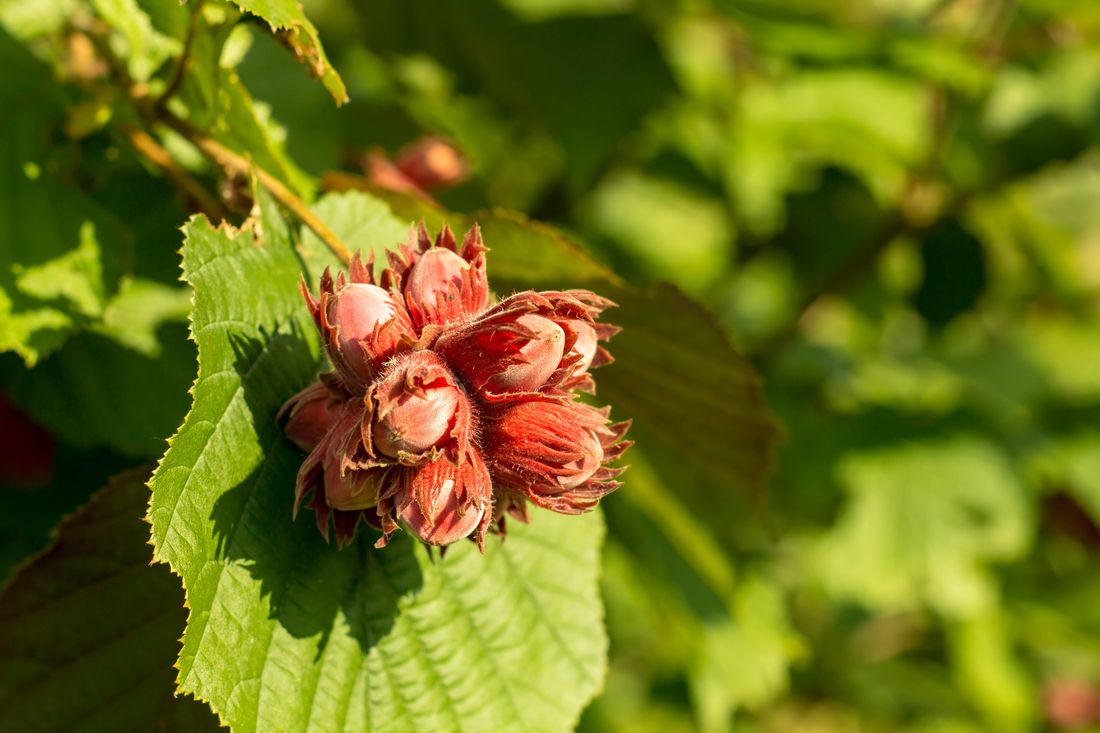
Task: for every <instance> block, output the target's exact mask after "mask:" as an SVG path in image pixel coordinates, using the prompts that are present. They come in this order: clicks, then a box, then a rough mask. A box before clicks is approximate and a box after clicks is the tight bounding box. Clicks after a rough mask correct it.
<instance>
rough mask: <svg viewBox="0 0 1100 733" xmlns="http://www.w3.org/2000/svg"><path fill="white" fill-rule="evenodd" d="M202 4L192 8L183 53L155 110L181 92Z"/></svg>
mask: <svg viewBox="0 0 1100 733" xmlns="http://www.w3.org/2000/svg"><path fill="white" fill-rule="evenodd" d="M202 4H203V0H196V2H195V4H194V5H193V6H192V7H191V16H190V18H189V19H188V22H187V35H186V36H184V39H183V51H182V52H181V53H180V57H179V60H178V61H177V62H176V68H175V69H173V71H172V78H171V79H169V81H168V86H166V87H165V88H164V91H163V92H161V94H160V96H159V97H157V101H156V102H155V103H154V105H153V107H154V109H160V108H162V107H164V105H166V104H167V103H168V100H169V99H171V98H172V96H173V95H174V94H175V93H176V92H177V91H179V88H180V84H182V83H183V78H184V76H186V74H187V67H188V65H190V63H191V44H192V43H193V42H194V40H195V31H196V30H197V29H198V25H199V12H200V11H201V10H202Z"/></svg>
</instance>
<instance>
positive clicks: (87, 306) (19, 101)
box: [0, 32, 130, 365]
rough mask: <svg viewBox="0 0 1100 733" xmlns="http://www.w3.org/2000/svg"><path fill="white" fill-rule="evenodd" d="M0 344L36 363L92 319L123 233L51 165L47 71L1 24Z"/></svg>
mask: <svg viewBox="0 0 1100 733" xmlns="http://www.w3.org/2000/svg"><path fill="white" fill-rule="evenodd" d="M0 65H4V66H6V67H7V68H6V69H5V73H4V74H3V75H0V96H3V98H4V99H5V100H6V102H7V103H8V104H9V106H10V108H11V109H12V110H13V111H14V113H12V114H8V115H6V116H4V117H3V118H0V190H2V191H4V192H5V194H4V195H3V196H2V197H0V221H2V222H4V225H3V230H2V232H0V351H8V350H13V351H15V352H16V353H18V354H19V355H20V356H22V357H23V359H24V360H25V361H26V363H27V364H28V365H32V364H34V363H35V362H36V361H37V360H38V359H39V358H40V357H42V356H43V355H45V354H47V353H49V352H50V351H52V350H53V349H55V348H57V346H59V345H60V344H61V343H62V342H63V341H64V340H65V338H66V337H67V336H68V335H69V334H70V333H71V332H72V331H74V330H76V329H77V328H80V327H82V326H84V325H87V324H89V323H92V322H94V321H96V320H98V319H99V318H100V317H101V316H102V315H103V311H104V308H105V307H106V305H107V302H108V300H109V299H110V298H111V296H112V295H113V294H114V291H115V290H116V289H117V288H118V285H119V280H120V278H121V276H122V273H123V271H124V269H125V267H124V262H125V260H126V259H127V256H128V251H129V245H130V242H129V237H128V235H127V233H126V232H125V231H124V230H122V228H121V227H120V226H119V225H118V224H117V223H116V222H115V221H114V220H113V219H112V218H111V217H110V216H108V215H107V214H105V213H104V212H102V211H101V210H99V209H98V207H96V206H95V205H94V204H93V203H91V202H90V201H89V200H87V199H86V198H85V197H84V196H83V195H82V194H81V193H80V192H79V191H78V190H77V189H76V188H74V187H71V186H70V185H68V184H67V182H65V181H64V180H63V179H62V177H61V175H60V174H58V173H55V172H54V168H56V167H57V166H56V164H55V163H53V162H52V160H53V158H52V155H53V154H54V152H55V151H54V150H53V149H52V147H51V145H50V143H49V135H50V132H51V129H52V125H53V124H55V123H56V122H57V121H58V117H59V114H60V113H59V111H58V107H56V106H55V103H54V100H53V99H52V98H51V96H50V95H51V92H50V91H49V88H48V86H45V84H46V80H47V79H48V71H47V70H46V69H45V68H44V67H41V66H39V65H38V64H37V63H36V62H34V61H33V60H32V59H30V58H29V57H28V56H26V55H25V52H24V51H23V50H22V49H20V48H17V47H16V46H15V44H14V42H13V41H11V39H10V38H8V37H7V36H6V35H4V34H3V33H2V32H0Z"/></svg>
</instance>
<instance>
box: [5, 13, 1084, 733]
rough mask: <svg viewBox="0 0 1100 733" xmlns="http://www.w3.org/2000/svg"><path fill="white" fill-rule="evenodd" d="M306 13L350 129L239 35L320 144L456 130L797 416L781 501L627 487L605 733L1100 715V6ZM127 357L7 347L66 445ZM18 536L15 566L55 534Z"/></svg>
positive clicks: (468, 151)
mask: <svg viewBox="0 0 1100 733" xmlns="http://www.w3.org/2000/svg"><path fill="white" fill-rule="evenodd" d="M0 5H2V4H0ZM304 5H305V9H306V12H307V14H308V15H309V17H310V18H311V19H312V20H313V21H314V23H315V24H316V25H317V27H318V29H319V31H320V35H321V38H322V39H323V40H324V43H325V48H326V50H327V52H328V56H329V58H330V59H331V60H332V62H333V65H334V66H335V67H336V68H337V69H338V70H339V71H340V73H341V75H342V76H343V78H344V80H345V82H346V83H347V86H348V92H349V95H350V97H351V102H350V103H349V104H348V105H347V106H345V107H344V108H342V109H337V108H336V107H335V106H334V105H333V104H332V102H331V99H330V98H329V96H328V92H327V91H326V90H325V89H324V88H323V87H322V86H321V85H319V84H317V83H316V82H315V81H314V80H312V79H311V78H310V77H309V75H308V73H307V72H306V70H305V69H304V68H303V67H301V66H297V65H294V64H293V62H292V61H290V60H289V59H288V56H287V54H286V51H285V49H284V48H282V47H281V46H280V45H279V43H278V42H277V41H276V40H275V39H274V38H273V37H271V36H270V35H269V34H267V33H266V32H260V31H261V30H262V28H261V26H259V25H258V24H255V25H254V26H253V27H254V28H255V30H256V32H250V31H249V27H248V26H247V25H246V26H243V30H242V31H234V33H237V34H238V36H237V38H235V39H234V41H233V45H232V49H233V53H239V54H243V60H242V61H241V63H240V67H239V73H240V76H241V79H242V81H243V82H244V86H245V87H246V88H247V89H248V90H250V91H251V93H252V95H253V97H254V98H255V99H256V100H257V101H258V102H259V103H261V104H260V109H261V114H262V115H268V114H269V115H270V118H271V119H272V120H277V121H278V124H277V125H276V124H275V123H272V129H273V130H275V131H276V133H281V134H284V135H285V145H286V150H287V153H288V156H289V158H290V159H291V160H293V161H295V162H296V163H297V164H298V165H300V166H301V167H302V168H303V169H304V170H305V171H306V172H307V173H310V174H313V175H316V176H320V175H322V174H324V173H325V172H326V171H330V170H341V169H342V170H345V171H353V172H354V171H359V172H361V168H360V166H361V165H362V161H363V158H364V155H365V154H366V153H367V152H368V151H369V150H371V149H374V148H380V149H381V150H383V151H384V152H386V153H387V154H390V155H393V154H395V153H396V152H397V151H398V150H399V149H401V148H402V147H403V146H405V145H407V144H409V143H411V142H413V141H414V140H416V139H418V138H420V137H421V136H423V135H425V134H435V135H440V136H443V137H445V138H447V139H449V140H450V141H451V142H452V143H453V144H454V145H455V147H456V148H457V149H458V150H459V151H460V152H461V154H462V155H463V156H464V158H465V159H466V160H467V161H468V164H469V166H470V169H471V175H470V177H469V179H468V180H467V181H466V182H465V183H463V184H462V185H460V186H457V187H454V188H452V189H449V190H446V191H442V192H439V193H438V194H437V196H438V198H439V199H440V201H441V202H442V203H443V204H444V205H445V206H446V207H447V208H449V209H451V210H453V211H460V212H461V211H473V210H476V209H480V208H484V207H487V206H488V207H492V206H500V207H507V208H510V209H517V210H520V211H523V212H525V213H527V214H529V215H530V216H531V217H532V218H536V219H540V220H544V221H548V222H552V223H554V224H556V225H557V226H559V227H561V228H562V229H564V230H565V231H566V232H568V233H570V234H571V235H572V236H574V237H576V238H577V239H578V240H580V241H583V242H585V243H586V244H587V245H589V246H590V247H591V248H592V249H593V250H594V251H595V252H596V253H597V255H598V256H599V257H600V258H601V259H603V260H604V261H606V262H608V263H609V264H611V265H612V266H613V267H614V269H615V270H616V271H617V272H618V273H620V274H621V275H622V277H623V278H624V279H625V280H627V281H628V282H631V283H637V284H645V283H650V282H657V281H661V280H669V281H671V282H673V283H675V284H677V285H678V286H680V287H681V288H682V289H684V290H685V291H687V292H688V293H690V294H692V295H693V296H695V297H696V298H697V299H699V300H701V301H702V302H703V303H705V304H706V306H707V307H708V308H709V310H710V311H711V312H712V313H713V314H714V315H715V317H716V318H717V319H718V321H720V322H721V323H722V324H723V325H724V326H725V327H726V328H727V329H728V331H729V333H730V334H731V337H732V339H733V340H734V342H735V343H736V344H737V345H738V347H739V348H741V349H742V350H743V351H744V352H745V353H746V354H747V355H748V356H749V357H750V358H751V360H752V361H753V362H754V364H755V365H756V367H757V369H758V371H759V373H760V375H761V376H762V378H763V383H764V387H765V390H766V394H767V400H768V403H769V405H770V407H771V408H772V409H773V411H774V412H775V413H776V415H777V417H778V418H779V421H780V423H781V424H782V437H781V439H780V443H779V447H778V450H777V451H776V453H775V455H774V456H773V459H772V463H773V470H772V472H771V474H770V476H769V477H768V479H767V481H766V487H765V490H763V491H761V492H760V494H759V495H758V496H753V497H739V496H731V495H730V493H729V492H728V491H726V490H724V488H723V486H722V485H720V484H717V483H711V484H707V483H706V478H705V477H706V467H705V466H692V465H684V466H683V467H682V471H683V473H684V476H685V479H684V486H681V485H679V483H678V482H675V481H671V480H669V478H668V471H667V470H665V471H657V470H655V469H654V467H653V466H650V465H648V464H647V462H646V459H647V458H649V454H648V453H647V454H645V458H643V457H642V456H641V455H639V458H640V459H641V460H639V461H637V462H635V463H634V465H633V467H632V468H631V472H630V474H629V481H628V484H627V487H626V489H624V490H623V491H621V492H619V493H618V494H616V495H614V496H613V497H611V498H610V499H609V500H608V501H606V502H605V503H604V507H605V511H606V516H607V518H608V523H609V526H610V537H609V540H608V543H607V547H606V550H605V555H604V575H603V581H602V582H603V591H604V596H605V600H606V603H607V622H608V626H609V632H610V635H611V669H610V673H609V677H608V680H607V685H606V689H605V691H604V693H603V694H602V696H600V697H599V698H598V699H597V700H596V701H595V702H594V703H593V704H592V705H591V706H590V708H589V709H588V711H587V712H586V713H585V715H584V717H583V719H582V721H581V725H580V730H582V731H585V732H586V733H597V732H604V731H607V732H611V731H628V732H631V733H632V732H635V731H637V732H638V733H646V732H650V731H652V732H653V733H657V732H660V733H677V732H679V731H703V732H704V733H712V732H713V733H720V732H723V731H745V732H748V731H754V732H755V731H760V732H762V733H765V732H766V733H772V732H774V733H785V732H788V731H790V732H795V731H798V732H806V733H817V732H821V733H826V732H829V733H832V732H836V733H840V732H848V731H852V732H855V731H861V732H863V731H914V732H915V731H942V732H945V733H946V732H951V733H966V732H970V731H974V732H977V731H1008V732H1012V731H1039V730H1090V729H1091V730H1100V564H1098V558H1100V426H1098V425H1097V418H1098V417H1100V126H1098V118H1100V3H1098V2H1096V0H1020V1H1019V2H1014V1H1012V0H892V1H891V0H848V1H846V2H830V1H828V0H792V1H790V2H783V3H780V2H768V1H766V0H713V1H707V0H681V1H676V0H669V1H667V2H658V1H656V0H653V1H648V0H464V1H462V2H458V1H454V2H432V1H429V0H361V1H353V0H307V1H306V2H305V3H304ZM18 11H19V6H18V4H17V3H12V2H8V3H7V4H6V5H2V8H0V18H3V19H4V21H5V24H6V26H7V27H8V28H9V30H10V29H11V28H12V27H13V24H14V25H15V27H19V26H18V24H19V23H20V22H22V23H24V26H23V27H24V28H25V27H26V24H27V23H31V22H32V21H33V18H32V19H30V20H28V18H27V17H21V16H19V12H18ZM25 15H26V14H25ZM13 19H14V20H13ZM13 32H15V31H13ZM104 148H105V150H106V144H105V146H104ZM92 154H93V155H94V154H96V153H95V151H93V153H92ZM99 154H103V155H107V153H106V152H104V151H99ZM132 167H133V169H134V170H133V172H132V176H131V179H130V183H131V184H132V183H133V181H137V180H141V181H145V180H146V178H145V175H146V174H145V172H144V171H143V170H141V169H140V166H138V165H137V164H136V163H135V164H133V166H132ZM115 175H116V178H115V179H113V180H114V183H112V184H110V185H108V186H105V187H103V188H102V189H99V190H98V192H97V193H96V196H97V197H98V198H99V199H100V200H101V201H103V202H107V201H110V202H111V203H112V205H116V206H118V207H122V208H126V207H129V208H130V209H131V210H132V213H133V215H134V221H136V222H137V227H138V228H139V232H138V233H139V235H140V233H141V232H140V227H141V226H142V222H147V223H148V231H150V232H152V231H157V232H162V231H164V230H163V222H172V221H174V224H172V225H171V226H173V227H174V226H178V224H179V222H180V221H182V218H183V216H182V214H181V213H180V209H179V204H178V202H175V201H174V200H173V199H172V198H171V196H169V193H168V192H170V190H171V189H170V186H169V184H167V183H164V182H163V181H161V182H159V183H153V184H148V183H143V184H142V186H146V187H147V192H146V193H145V194H144V198H142V197H140V196H139V197H138V200H131V199H130V198H126V200H125V203H120V202H121V201H122V199H123V198H125V197H122V196H121V194H120V191H121V190H122V188H124V187H125V186H126V185H127V184H126V180H127V179H126V177H125V175H124V174H118V173H116V174H115ZM120 175H121V177H119V176H120ZM168 231H174V229H169V230H168ZM157 236H162V235H160V234H158V235H157ZM163 246H164V248H165V249H166V250H173V248H175V247H177V246H178V242H165V243H164V245H163ZM490 246H491V242H490ZM134 257H135V261H136V264H135V271H137V272H139V273H140V274H142V275H143V276H145V277H147V278H148V279H149V280H150V281H151V282H162V283H165V284H167V283H171V282H172V281H173V280H174V278H175V270H174V265H173V264H172V263H171V261H166V263H165V264H161V263H160V261H159V260H157V261H153V260H150V261H148V262H145V261H143V260H141V257H142V255H141V254H140V253H139V252H135V255H134ZM490 266H491V263H490ZM171 297H174V296H170V295H168V294H167V293H166V294H165V298H166V300H165V302H164V309H165V313H166V314H169V313H173V312H177V313H178V312H180V309H181V308H182V312H183V313H185V312H186V302H184V303H183V304H182V305H181V304H180V303H179V301H178V300H172V299H171ZM173 308H175V311H173ZM123 315H125V314H123ZM120 318H121V316H120ZM120 322H125V323H129V322H128V321H120ZM148 327H149V324H146V328H148ZM152 327H153V328H154V330H155V329H158V328H159V329H160V342H161V344H162V345H163V346H157V347H156V348H152V347H150V348H149V349H147V350H146V358H147V359H149V360H152V361H156V360H158V359H161V360H164V361H163V363H165V364H179V363H183V364H185V366H186V364H187V363H188V362H187V358H184V359H183V360H182V361H180V360H173V359H171V358H169V357H168V356H167V355H166V353H165V352H170V351H172V350H175V351H176V352H179V351H181V350H182V351H184V352H186V351H187V350H189V349H191V347H190V345H189V344H188V343H187V342H186V341H185V339H184V335H185V329H184V327H183V326H182V325H180V324H178V323H174V324H170V325H167V326H160V325H158V324H156V323H154V324H152ZM139 346H140V344H139ZM118 349H119V347H118V346H117V345H115V344H114V342H111V341H109V340H107V339H106V338H105V336H104V335H103V334H101V333H95V332H89V333H83V334H80V335H78V336H76V337H74V339H73V340H72V341H70V343H68V344H67V345H66V347H65V348H64V349H62V350H61V351H58V352H57V353H56V354H55V355H54V356H52V357H50V358H49V359H47V360H45V361H44V362H43V363H42V365H41V366H40V367H39V369H37V370H35V371H33V372H27V371H25V370H24V369H23V367H22V366H21V365H20V364H18V363H17V361H18V360H15V359H14V358H13V359H11V360H8V361H4V362H3V363H2V364H0V366H3V370H2V373H3V381H4V385H5V387H4V390H5V391H6V392H7V393H8V394H9V395H10V396H11V399H13V400H15V401H17V402H22V403H23V406H24V407H26V405H27V403H31V402H34V403H35V405H36V406H35V408H34V412H35V417H36V419H38V420H40V421H44V422H47V423H48V422H49V421H50V420H49V413H50V412H51V410H52V411H54V412H55V413H56V412H60V411H67V410H72V409H76V408H74V407H73V404H83V403H82V402H81V400H83V399H84V397H82V398H80V399H76V398H74V399H73V400H67V399H66V398H65V396H59V395H56V394H45V393H44V392H43V390H45V389H46V387H45V386H44V385H47V384H52V383H54V382H47V381H46V378H45V377H41V376H35V375H36V374H37V373H40V371H41V370H45V371H46V372H50V371H51V370H52V373H53V374H54V376H55V379H57V378H58V377H57V375H64V374H66V373H67V372H66V369H67V368H68V367H67V364H73V363H77V362H79V361H80V360H81V359H88V358H93V357H91V356H89V354H94V358H95V359H96V360H101V361H102V360H110V359H112V358H114V357H113V354H115V352H116V351H118ZM175 371H177V372H179V373H178V374H177V373H175V372H173V371H172V370H171V369H168V370H167V371H160V372H159V373H158V382H157V384H156V385H155V389H156V390H157V393H158V394H160V393H162V392H163V391H165V387H164V384H165V383H167V382H169V381H171V382H172V384H176V385H179V386H178V390H177V394H178V395H179V400H178V403H172V404H163V403H160V402H158V403H157V404H156V405H155V409H154V410H152V413H153V414H147V413H144V412H143V414H142V416H141V418H140V419H141V420H145V421H146V422H147V424H148V428H147V430H145V431H144V432H140V431H139V432H138V433H135V432H134V431H133V430H132V429H129V428H128V429H127V431H126V433H125V434H119V435H112V433H111V430H112V424H113V421H111V420H105V421H104V424H103V425H102V426H101V427H102V429H101V431H100V433H99V435H101V436H102V435H106V436H108V437H107V439H106V442H107V445H108V447H109V448H110V450H105V449H104V447H103V445H102V444H98V445H89V444H88V436H87V435H79V434H78V435H64V434H61V435H60V436H59V442H58V447H57V451H58V456H59V459H58V461H57V465H58V466H59V467H60V468H59V469H58V471H57V472H56V474H55V476H54V479H53V480H54V482H55V484H56V485H58V486H61V487H67V488H63V489H61V490H59V491H54V492H51V493H50V494H49V496H50V497H51V499H50V501H52V502H57V503H59V504H65V505H66V506H75V504H76V503H77V502H79V500H80V499H81V496H82V495H81V492H80V490H78V489H74V488H73V483H72V482H71V481H67V479H66V476H67V475H70V474H72V475H75V474H77V473H78V474H79V475H81V476H82V477H83V478H82V483H81V484H80V485H81V486H83V485H86V484H87V485H88V488H89V489H90V488H93V487H94V485H95V483H96V482H94V481H92V482H88V480H87V477H88V476H91V475H92V474H95V475H101V476H105V475H107V474H108V473H110V472H113V471H115V470H117V469H118V468H120V467H122V466H124V465H127V461H128V460H130V459H131V458H132V457H133V456H142V455H145V454H146V453H149V454H154V453H155V452H156V451H157V450H159V446H160V445H161V443H160V442H159V441H160V440H161V439H162V438H163V437H165V436H166V435H168V434H170V433H171V431H172V430H173V429H174V428H175V426H176V424H177V423H178V419H179V418H180V416H182V414H183V412H184V410H185V409H186V404H187V397H186V388H187V386H188V385H189V383H190V380H191V376H192V372H191V371H190V369H189V368H183V369H176V370H175ZM78 372H79V370H78V369H76V368H75V367H74V371H73V372H72V373H73V374H76V373H78ZM142 373H144V372H142ZM668 376H669V378H670V379H675V378H676V376H677V375H675V374H670V375H668ZM116 378H117V379H119V380H120V381H122V382H126V383H127V384H128V386H129V388H131V389H134V390H136V391H138V393H139V394H140V391H141V389H143V386H142V385H141V383H140V378H135V379H134V380H130V379H129V378H128V377H127V376H126V374H117V373H116ZM62 381H64V380H62ZM70 383H72V382H71V379H70ZM153 389H154V386H153V385H150V386H149V390H150V394H152V393H153ZM91 391H94V390H91ZM43 404H45V405H46V406H45V407H43ZM143 404H148V403H147V402H146V403H143ZM85 407H86V408H87V410H88V412H89V414H95V415H100V414H102V413H103V412H109V411H107V410H103V409H102V408H97V407H96V406H94V405H91V406H89V405H85ZM127 424H128V425H132V422H131V423H127ZM62 459H63V460H62ZM131 462H132V461H131ZM67 466H71V467H73V468H71V469H68V468H66V467H67ZM66 471H70V474H66ZM700 477H702V478H700ZM688 485H690V486H691V487H692V488H691V489H690V490H687V489H685V488H684V487H685V486H688ZM66 492H67V493H66ZM27 497H28V498H27V499H26V502H27V503H28V504H33V503H35V502H36V500H34V499H33V498H32V497H30V494H29V493H28V494H27ZM62 508H63V507H62ZM51 511H60V509H57V510H51ZM31 514H33V512H32V513H31ZM10 516H11V517H13V518H12V519H9V515H5V516H3V517H0V523H11V524H12V527H11V528H9V531H8V532H7V533H6V535H5V540H4V542H6V543H7V544H6V545H4V546H3V547H0V552H2V557H3V558H5V562H6V563H7V564H10V563H11V562H14V560H15V559H17V558H18V557H20V556H21V555H22V554H23V553H24V552H25V551H26V550H28V549H31V548H33V547H34V546H36V543H40V542H41V537H42V536H44V533H45V531H46V530H47V529H48V527H49V526H50V524H51V523H52V519H49V520H43V521H42V522H39V523H38V524H35V523H34V521H31V522H26V521H23V519H22V516H23V515H19V516H20V517H21V518H20V520H19V521H18V522H17V521H16V520H15V519H14V517H15V516H16V515H15V514H11V515H10ZM16 525H18V526H16ZM39 525H41V526H39ZM1090 726H1091V728H1090Z"/></svg>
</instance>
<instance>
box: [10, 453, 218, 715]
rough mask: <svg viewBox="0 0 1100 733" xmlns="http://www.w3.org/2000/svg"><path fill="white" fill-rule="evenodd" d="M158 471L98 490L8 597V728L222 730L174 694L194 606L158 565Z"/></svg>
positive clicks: (133, 473)
mask: <svg viewBox="0 0 1100 733" xmlns="http://www.w3.org/2000/svg"><path fill="white" fill-rule="evenodd" d="M148 476H149V473H148V470H147V469H137V470H133V471H129V472H127V473H124V474H122V475H120V476H119V477H118V478H116V479H115V480H114V481H112V482H111V483H110V484H109V485H108V486H107V487H106V488H104V489H103V490H101V491H100V492H99V493H97V494H96V495H95V496H93V497H92V500H91V502H90V503H89V504H88V505H87V506H85V507H84V508H82V509H80V510H79V511H77V512H76V513H74V514H72V515H71V516H69V517H68V518H67V519H65V520H63V521H62V522H61V525H60V527H59V529H58V530H57V541H56V542H55V543H54V544H53V545H52V546H51V547H50V548H49V549H48V550H46V551H45V552H44V553H42V554H41V555H39V556H38V557H36V558H35V559H34V560H33V561H32V562H31V563H29V564H28V565H26V566H25V567H23V568H22V569H21V570H20V571H19V573H18V574H16V576H15V577H14V579H13V580H12V582H11V583H10V584H9V585H8V587H7V588H6V589H5V590H4V592H3V594H0V729H2V730H9V731H20V733H47V732H50V733H54V732H56V733H75V732H76V731H80V732H81V733H93V732H95V731H101V732H102V733H120V732H121V731H151V730H157V731H165V732H166V733H167V732H169V731H178V732H179V733H196V732H197V731H205V730H214V729H215V728H217V727H218V725H217V722H216V721H215V720H214V716H213V715H211V714H210V711H209V710H208V709H207V708H206V706H205V705H201V704H199V703H196V702H195V701H194V700H189V699H186V698H176V697H175V690H174V689H173V686H172V677H173V674H174V670H173V669H172V662H173V661H174V659H175V655H176V651H177V649H178V648H179V641H178V639H179V634H180V630H181V629H182V628H183V622H184V616H185V615H186V611H185V610H184V608H183V592H182V591H181V590H180V587H179V581H178V580H177V579H176V578H174V577H172V574H171V573H170V572H168V570H167V568H163V567H158V566H152V565H150V564H149V559H150V551H149V546H148V544H147V542H146V538H147V532H148V528H147V526H146V525H145V523H144V522H143V521H142V519H141V517H142V510H143V508H144V506H145V503H146V501H147V499H148V495H149V491H148V489H146V487H145V479H146V478H147V477H148Z"/></svg>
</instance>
